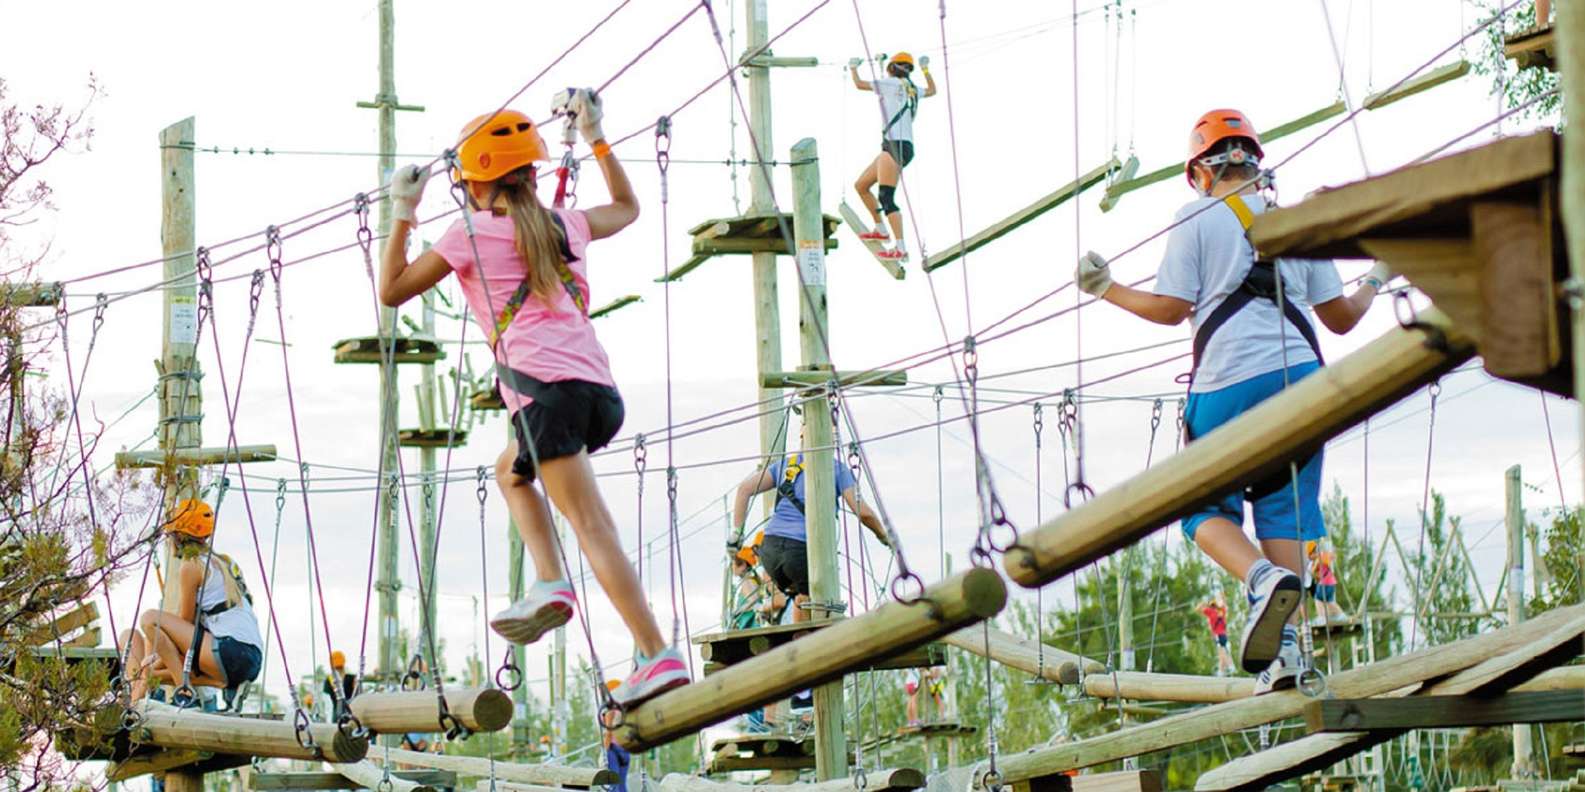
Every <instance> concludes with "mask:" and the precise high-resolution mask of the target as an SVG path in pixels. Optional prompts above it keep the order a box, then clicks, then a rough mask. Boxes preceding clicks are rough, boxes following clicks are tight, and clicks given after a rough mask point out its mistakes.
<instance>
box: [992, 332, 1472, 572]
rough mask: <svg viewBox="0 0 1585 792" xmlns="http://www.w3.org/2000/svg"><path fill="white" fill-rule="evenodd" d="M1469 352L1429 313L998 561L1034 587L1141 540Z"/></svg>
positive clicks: (1025, 538) (1056, 522)
mask: <svg viewBox="0 0 1585 792" xmlns="http://www.w3.org/2000/svg"><path fill="white" fill-rule="evenodd" d="M1473 354H1474V350H1473V348H1472V346H1471V345H1470V344H1469V342H1468V339H1467V337H1466V336H1464V335H1463V333H1462V331H1461V328H1460V327H1458V326H1455V325H1454V324H1453V323H1452V322H1451V321H1450V320H1448V319H1447V318H1446V317H1445V316H1443V315H1441V314H1439V313H1436V312H1434V311H1427V312H1425V313H1424V314H1422V315H1421V316H1420V318H1419V323H1418V324H1416V325H1415V326H1412V327H1399V328H1395V329H1393V330H1389V331H1388V332H1387V333H1386V334H1385V335H1383V336H1382V337H1380V338H1378V339H1376V340H1375V341H1372V342H1370V343H1369V344H1367V345H1366V346H1365V347H1364V348H1362V349H1360V350H1359V351H1357V352H1355V353H1354V354H1352V355H1349V356H1348V357H1346V358H1343V359H1342V360H1340V361H1338V362H1336V363H1334V364H1332V365H1330V366H1326V367H1324V368H1322V369H1320V370H1319V371H1317V372H1316V373H1314V374H1312V375H1310V376H1308V377H1305V378H1304V379H1302V380H1300V381H1298V382H1295V383H1293V385H1292V386H1291V387H1289V388H1288V389H1287V390H1285V391H1283V392H1282V393H1279V394H1278V395H1276V396H1273V397H1272V398H1270V399H1267V400H1266V401H1264V402H1261V403H1260V404H1259V405H1257V406H1256V407H1255V408H1254V409H1251V410H1250V411H1249V412H1246V413H1244V414H1243V415H1240V416H1238V417H1237V418H1235V419H1233V420H1231V421H1229V422H1227V423H1226V424H1223V425H1222V426H1220V427H1218V428H1217V429H1216V430H1214V431H1212V432H1210V433H1209V434H1207V435H1206V436H1204V437H1202V438H1199V439H1198V440H1195V441H1194V442H1193V443H1190V444H1188V445H1187V446H1185V447H1184V449H1183V450H1182V451H1180V452H1178V453H1177V454H1175V455H1173V456H1172V457H1171V458H1169V459H1165V460H1162V461H1161V462H1160V463H1158V464H1157V465H1155V466H1154V467H1152V468H1150V469H1148V470H1146V471H1144V472H1142V473H1139V474H1138V475H1136V476H1134V477H1133V478H1131V479H1129V480H1127V481H1125V482H1123V483H1122V484H1119V485H1118V486H1116V487H1113V488H1111V489H1109V490H1107V491H1105V492H1103V493H1101V494H1100V495H1098V496H1096V497H1095V498H1094V499H1093V500H1091V501H1089V502H1088V503H1085V504H1083V505H1082V506H1079V507H1078V508H1076V509H1073V510H1072V511H1069V512H1066V513H1064V514H1062V515H1061V516H1059V517H1056V518H1055V519H1052V520H1048V521H1047V522H1046V523H1045V524H1043V525H1041V526H1040V527H1038V528H1035V529H1033V530H1029V531H1025V532H1024V533H1023V534H1022V535H1020V536H1019V538H1018V543H1017V544H1016V545H1014V546H1013V547H1012V548H1011V549H1009V550H1008V551H1007V553H1006V554H1005V555H1004V556H1003V559H1002V564H1003V566H1004V568H1005V569H1006V570H1007V574H1008V575H1009V576H1010V577H1012V578H1013V579H1014V580H1016V581H1017V582H1018V583H1020V584H1021V585H1023V586H1026V587H1030V588H1034V587H1037V586H1040V585H1043V584H1045V583H1049V582H1051V581H1053V580H1056V579H1057V578H1060V577H1063V576H1065V575H1067V574H1069V573H1071V572H1073V571H1075V570H1077V569H1080V568H1082V567H1083V566H1085V565H1086V564H1089V563H1090V562H1091V561H1094V560H1097V559H1099V558H1103V557H1105V556H1107V555H1110V554H1111V553H1113V552H1115V551H1117V550H1120V549H1122V548H1124V547H1127V546H1129V545H1131V544H1133V543H1134V542H1136V541H1138V540H1140V539H1143V538H1144V537H1146V536H1148V535H1149V534H1150V533H1151V532H1153V531H1155V530H1156V529H1157V528H1160V527H1161V526H1163V525H1166V524H1168V523H1170V522H1172V521H1173V520H1176V519H1178V518H1179V517H1180V516H1182V515H1184V514H1188V513H1189V512H1191V511H1192V510H1193V509H1194V508H1196V507H1197V506H1199V505H1201V504H1203V503H1206V502H1207V501H1210V500H1212V499H1214V498H1216V497H1219V496H1221V495H1222V494H1224V493H1227V492H1230V491H1234V490H1236V489H1238V488H1239V487H1243V486H1247V485H1249V484H1251V483H1253V482H1256V481H1259V480H1260V479H1261V478H1262V477H1264V476H1267V475H1271V474H1273V473H1277V472H1280V471H1282V470H1284V469H1286V467H1287V464H1288V461H1289V460H1292V459H1303V458H1304V457H1306V456H1308V455H1309V454H1310V453H1312V452H1313V451H1314V450H1316V449H1318V448H1320V447H1321V446H1322V445H1324V444H1325V443H1326V441H1327V440H1329V439H1331V438H1332V437H1334V436H1336V435H1337V434H1339V433H1341V432H1342V431H1344V430H1346V429H1348V428H1349V427H1352V426H1353V425H1354V424H1356V423H1358V422H1359V421H1362V420H1364V419H1365V418H1366V417H1367V416H1370V415H1372V414H1374V413H1376V412H1377V411H1379V410H1381V409H1383V408H1385V407H1387V406H1388V405H1391V404H1393V403H1394V402H1396V401H1398V400H1399V399H1401V398H1403V397H1404V396H1405V395H1407V394H1409V393H1411V392H1413V391H1414V390H1415V389H1417V388H1419V387H1420V386H1422V385H1424V384H1426V383H1428V382H1431V381H1432V380H1435V379H1436V378H1437V377H1440V376H1441V375H1442V374H1444V373H1446V372H1448V371H1449V370H1451V369H1453V368H1454V367H1456V366H1458V365H1459V364H1460V363H1463V362H1464V361H1466V360H1469V359H1470V357H1471V356H1472V355H1473Z"/></svg>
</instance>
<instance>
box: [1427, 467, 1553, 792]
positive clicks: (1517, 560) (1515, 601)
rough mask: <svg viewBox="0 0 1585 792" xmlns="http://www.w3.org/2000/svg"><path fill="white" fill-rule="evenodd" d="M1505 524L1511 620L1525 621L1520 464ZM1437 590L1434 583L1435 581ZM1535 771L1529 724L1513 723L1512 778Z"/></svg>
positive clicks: (1506, 486)
mask: <svg viewBox="0 0 1585 792" xmlns="http://www.w3.org/2000/svg"><path fill="white" fill-rule="evenodd" d="M1503 492H1504V495H1505V496H1506V497H1505V498H1504V505H1505V507H1506V508H1504V509H1503V523H1504V525H1503V527H1504V528H1505V529H1506V530H1505V531H1504V534H1505V535H1506V536H1507V539H1508V624H1510V625H1513V624H1519V623H1520V622H1522V621H1524V479H1523V477H1522V476H1521V475H1520V470H1519V466H1518V465H1514V466H1513V467H1511V468H1508V470H1507V472H1506V473H1504V474H1503ZM1433 590H1434V584H1433ZM1535 775H1536V766H1535V752H1534V751H1533V750H1532V748H1531V745H1530V725H1529V724H1527V723H1515V724H1514V725H1513V767H1512V771H1511V774H1510V776H1509V777H1510V778H1533V777H1534V776H1535Z"/></svg>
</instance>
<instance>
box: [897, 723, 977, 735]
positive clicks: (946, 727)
mask: <svg viewBox="0 0 1585 792" xmlns="http://www.w3.org/2000/svg"><path fill="white" fill-rule="evenodd" d="M979 731H980V727H978V726H965V725H963V724H961V723H958V722H957V721H932V722H930V723H914V724H908V725H904V726H902V727H900V728H898V729H897V733H898V734H900V735H902V736H904V737H924V738H927V739H929V738H935V737H972V736H973V735H975V734H978V733H979Z"/></svg>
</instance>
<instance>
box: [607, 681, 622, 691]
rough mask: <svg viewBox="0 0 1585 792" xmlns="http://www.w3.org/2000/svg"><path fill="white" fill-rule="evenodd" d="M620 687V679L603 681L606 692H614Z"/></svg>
mask: <svg viewBox="0 0 1585 792" xmlns="http://www.w3.org/2000/svg"><path fill="white" fill-rule="evenodd" d="M621 686H622V680H620V679H607V680H606V681H605V689H606V690H616V689H617V688H619V687H621Z"/></svg>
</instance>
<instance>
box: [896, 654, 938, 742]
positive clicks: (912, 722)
mask: <svg viewBox="0 0 1585 792" xmlns="http://www.w3.org/2000/svg"><path fill="white" fill-rule="evenodd" d="M946 677H947V672H946V669H944V668H942V667H941V666H930V667H929V668H925V669H922V670H921V669H918V668H914V669H909V671H908V681H907V682H905V683H903V690H905V691H907V692H908V725H909V726H915V727H917V726H923V725H924V721H921V720H919V694H920V693H921V692H923V693H925V694H927V695H929V696H930V701H931V702H932V703H933V704H934V705H935V718H934V719H933V720H931V721H930V722H931V723H939V722H940V721H941V720H942V719H943V718H945V717H946V713H945V712H944V711H943V710H942V695H943V694H945V693H946V689H947V679H946Z"/></svg>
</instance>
